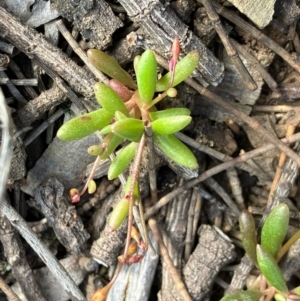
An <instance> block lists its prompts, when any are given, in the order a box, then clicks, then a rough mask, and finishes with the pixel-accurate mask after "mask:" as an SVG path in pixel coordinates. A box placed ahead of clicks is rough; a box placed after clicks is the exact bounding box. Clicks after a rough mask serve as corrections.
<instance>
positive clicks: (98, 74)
mask: <svg viewBox="0 0 300 301" xmlns="http://www.w3.org/2000/svg"><path fill="white" fill-rule="evenodd" d="M55 23H56V26H57V28H58V30H59V31H60V33H61V34H62V35H63V36H64V38H65V39H66V40H67V42H68V43H69V45H70V46H71V47H72V49H73V50H74V52H75V53H76V54H77V55H78V56H79V57H80V58H81V59H82V61H83V62H84V63H85V65H86V66H87V67H88V68H89V69H90V70H91V71H92V72H93V74H94V75H95V76H96V77H97V78H98V79H99V80H100V81H101V82H103V83H105V84H108V78H107V77H106V76H105V75H104V74H103V73H102V72H101V71H99V70H98V69H97V68H95V66H94V65H93V64H92V63H91V62H90V61H89V59H88V57H87V55H86V54H85V52H84V51H83V50H82V49H81V48H80V46H79V45H78V44H77V42H76V41H75V40H74V38H73V36H72V35H71V34H70V32H69V31H68V30H67V28H66V26H65V25H64V23H63V22H62V20H58V21H56V22H55Z"/></svg>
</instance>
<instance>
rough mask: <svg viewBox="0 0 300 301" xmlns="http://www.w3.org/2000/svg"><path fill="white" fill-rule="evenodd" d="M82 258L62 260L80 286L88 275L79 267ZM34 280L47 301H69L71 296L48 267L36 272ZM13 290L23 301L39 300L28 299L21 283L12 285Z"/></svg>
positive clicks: (75, 256)
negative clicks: (21, 289)
mask: <svg viewBox="0 0 300 301" xmlns="http://www.w3.org/2000/svg"><path fill="white" fill-rule="evenodd" d="M79 260H80V256H77V255H71V256H69V257H67V258H64V259H62V260H60V263H61V264H62V266H63V267H64V268H65V269H66V271H67V272H68V274H69V275H70V276H71V277H72V279H73V280H74V282H75V283H76V284H77V285H79V284H80V283H82V281H83V280H84V278H85V276H86V275H87V271H86V270H85V269H83V268H82V267H81V266H80V265H79ZM34 278H35V279H36V281H37V282H38V284H39V285H40V287H41V288H42V290H43V292H44V294H45V296H46V298H47V301H67V300H70V296H69V295H68V294H67V293H66V291H65V290H64V289H63V287H62V286H61V284H60V282H59V281H57V280H56V278H55V277H54V276H53V274H52V273H49V269H48V268H47V267H43V268H40V269H37V270H35V271H34ZM12 289H13V290H14V291H15V292H16V293H17V294H18V296H19V297H20V298H21V300H22V301H33V300H38V299H26V298H25V296H22V295H21V293H20V285H19V283H18V282H17V283H15V284H13V285H12Z"/></svg>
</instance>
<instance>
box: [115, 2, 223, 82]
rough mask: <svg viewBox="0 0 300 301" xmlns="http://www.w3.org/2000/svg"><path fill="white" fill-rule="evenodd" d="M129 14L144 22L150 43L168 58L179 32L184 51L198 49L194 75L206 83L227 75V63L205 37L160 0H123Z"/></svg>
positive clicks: (135, 20) (151, 46)
mask: <svg viewBox="0 0 300 301" xmlns="http://www.w3.org/2000/svg"><path fill="white" fill-rule="evenodd" d="M120 3H121V4H122V5H123V7H124V8H125V10H126V11H127V13H128V15H129V17H130V18H131V19H132V20H133V21H134V22H137V23H138V24H140V26H141V27H142V29H143V31H144V33H145V34H146V35H147V40H146V43H147V44H149V45H148V47H150V48H152V49H153V50H155V51H156V52H158V53H159V54H160V55H162V56H164V57H165V58H167V59H168V58H170V49H171V45H172V42H173V39H174V37H175V36H178V37H179V40H180V42H181V45H180V46H181V51H182V52H183V53H185V54H186V53H188V52H190V51H191V50H192V49H198V51H199V53H200V55H201V59H200V62H199V65H198V68H197V70H198V71H197V70H196V71H195V72H194V76H195V77H196V78H197V80H199V82H200V83H201V84H203V85H205V86H207V84H208V83H211V84H213V85H218V84H219V83H220V81H221V80H222V78H223V71H224V66H223V64H222V63H221V62H220V61H219V60H218V59H217V58H216V57H215V56H214V55H213V54H212V52H211V51H210V50H208V49H207V48H206V47H205V45H204V44H203V43H202V41H201V40H200V39H199V38H198V37H197V36H196V35H195V34H194V33H193V32H192V31H190V30H189V29H188V26H187V25H185V24H184V23H183V22H182V21H181V20H180V19H179V18H178V17H177V15H176V14H175V12H174V11H173V10H172V9H171V7H170V6H168V5H166V4H162V3H161V2H160V1H158V0H131V1H128V0H120Z"/></svg>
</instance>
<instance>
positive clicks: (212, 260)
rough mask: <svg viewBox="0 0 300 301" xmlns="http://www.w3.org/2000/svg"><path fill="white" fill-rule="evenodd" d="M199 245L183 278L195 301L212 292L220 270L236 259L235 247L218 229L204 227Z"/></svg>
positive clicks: (199, 231) (200, 234)
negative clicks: (211, 289)
mask: <svg viewBox="0 0 300 301" xmlns="http://www.w3.org/2000/svg"><path fill="white" fill-rule="evenodd" d="M198 235H199V243H198V245H197V247H196V249H195V251H194V252H193V254H192V255H191V257H190V259H189V261H188V262H187V264H186V265H185V267H184V269H183V277H184V280H185V283H186V286H187V288H188V290H189V293H190V294H191V296H192V298H193V300H201V299H202V298H203V297H204V296H205V295H207V294H208V293H209V291H210V288H211V286H212V284H213V281H214V278H215V277H216V275H217V273H218V272H219V271H220V269H221V268H222V267H224V266H226V265H227V264H229V263H230V262H232V261H233V260H234V259H235V251H234V245H233V244H232V243H231V242H230V240H229V238H228V237H227V236H226V235H225V234H224V233H223V232H222V231H221V230H219V229H218V228H216V227H211V226H209V225H202V226H201V227H200V228H199V230H198Z"/></svg>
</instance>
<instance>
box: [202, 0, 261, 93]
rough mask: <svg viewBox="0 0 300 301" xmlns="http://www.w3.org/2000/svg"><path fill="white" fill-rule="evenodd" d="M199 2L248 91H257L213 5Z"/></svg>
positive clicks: (206, 1)
mask: <svg viewBox="0 0 300 301" xmlns="http://www.w3.org/2000/svg"><path fill="white" fill-rule="evenodd" d="M201 2H202V4H203V6H204V7H205V9H206V12H207V15H208V17H209V18H210V19H211V21H212V24H213V25H214V27H215V30H216V32H217V33H218V35H219V37H220V39H221V41H222V43H223V45H224V47H225V50H226V52H227V54H228V56H229V57H230V58H231V60H232V62H233V63H234V65H235V67H236V68H237V70H238V72H239V73H240V75H241V76H242V78H243V79H244V81H245V82H246V85H247V87H248V88H249V89H250V90H256V89H257V84H256V82H255V81H254V79H253V78H252V76H251V74H250V73H249V71H248V70H247V68H246V67H245V65H244V64H243V62H242V60H241V58H240V56H239V54H238V52H237V51H236V49H235V47H234V45H233V43H232V42H231V41H230V40H229V38H228V35H227V33H226V31H225V29H224V27H223V26H222V23H221V20H220V18H219V16H218V14H217V13H216V11H215V9H214V7H213V5H212V4H211V1H210V0H202V1H201Z"/></svg>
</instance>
